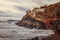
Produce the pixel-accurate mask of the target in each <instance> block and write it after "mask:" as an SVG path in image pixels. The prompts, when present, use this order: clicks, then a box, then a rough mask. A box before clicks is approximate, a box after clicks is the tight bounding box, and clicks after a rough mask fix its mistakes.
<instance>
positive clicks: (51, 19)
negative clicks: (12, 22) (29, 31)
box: [16, 2, 60, 29]
mask: <svg viewBox="0 0 60 40" xmlns="http://www.w3.org/2000/svg"><path fill="white" fill-rule="evenodd" d="M59 23H60V2H58V3H55V4H50V5H45V6H40V7H36V8H34V9H33V10H28V11H26V15H25V16H24V17H23V18H22V20H20V21H19V22H18V23H16V25H18V26H22V27H26V28H37V29H54V28H55V26H58V25H59Z"/></svg>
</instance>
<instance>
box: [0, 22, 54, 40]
mask: <svg viewBox="0 0 60 40" xmlns="http://www.w3.org/2000/svg"><path fill="white" fill-rule="evenodd" d="M16 22H17V21H0V40H28V39H32V38H35V37H38V38H39V39H41V38H43V37H47V36H49V35H51V34H54V32H53V31H52V30H42V29H41V30H40V29H34V28H33V29H28V28H24V27H19V26H17V25H16V24H15V23H16Z"/></svg>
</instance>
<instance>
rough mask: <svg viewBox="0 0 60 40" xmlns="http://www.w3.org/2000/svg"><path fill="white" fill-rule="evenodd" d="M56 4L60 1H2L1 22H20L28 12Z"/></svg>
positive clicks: (0, 3) (0, 0)
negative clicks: (12, 20)
mask: <svg viewBox="0 0 60 40" xmlns="http://www.w3.org/2000/svg"><path fill="white" fill-rule="evenodd" d="M56 2H60V0H0V20H4V19H15V20H20V19H22V17H23V16H24V15H25V14H26V11H27V10H29V9H33V8H34V7H39V6H41V5H46V4H47V5H49V4H53V3H56Z"/></svg>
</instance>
